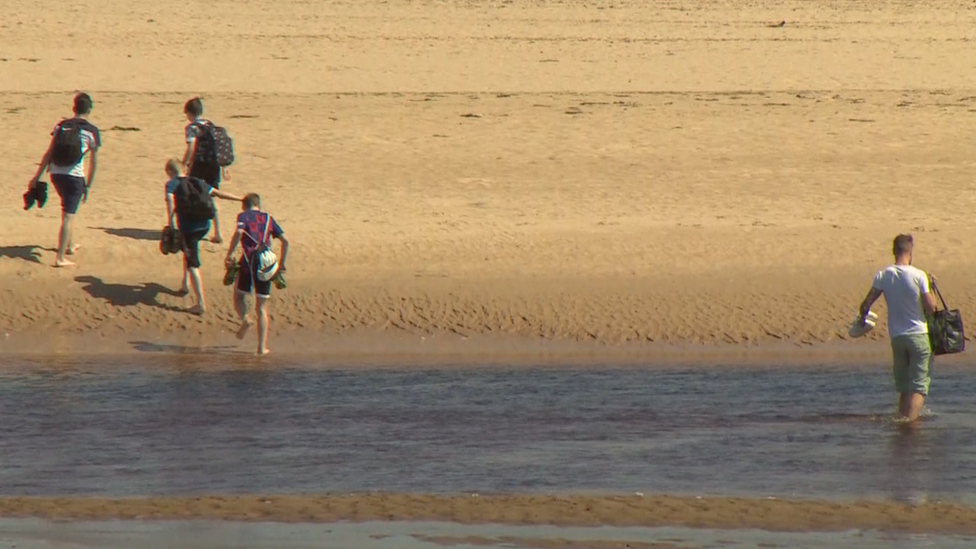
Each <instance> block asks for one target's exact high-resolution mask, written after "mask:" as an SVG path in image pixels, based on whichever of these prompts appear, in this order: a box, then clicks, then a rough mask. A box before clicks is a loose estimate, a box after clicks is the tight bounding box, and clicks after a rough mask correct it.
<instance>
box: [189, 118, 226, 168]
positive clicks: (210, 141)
mask: <svg viewBox="0 0 976 549" xmlns="http://www.w3.org/2000/svg"><path fill="white" fill-rule="evenodd" d="M194 124H195V125H196V126H197V128H199V129H200V132H199V134H198V135H197V139H196V146H195V147H194V149H193V160H194V162H199V163H200V164H209V165H217V166H221V167H224V166H230V165H231V164H233V163H234V141H233V140H232V139H231V138H230V135H228V134H227V130H226V129H225V128H222V127H220V126H215V125H214V124H213V123H212V122H206V123H197V122H195V123H194Z"/></svg>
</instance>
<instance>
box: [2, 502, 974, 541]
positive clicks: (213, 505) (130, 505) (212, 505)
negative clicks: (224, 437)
mask: <svg viewBox="0 0 976 549" xmlns="http://www.w3.org/2000/svg"><path fill="white" fill-rule="evenodd" d="M0 516H3V517H7V518H14V517H39V518H46V519H59V520H61V519H72V520H99V519H112V518H121V519H189V518H194V519H222V520H237V521H263V522H337V521H354V522H361V521H448V522H458V523H464V524H484V523H496V524H509V525H563V526H569V525H578V526H596V525H607V526H645V527H657V526H682V527H692V528H716V529H762V530H769V531H840V530H850V529H865V530H881V531H906V532H933V533H943V534H976V509H973V508H970V507H965V506H960V505H953V504H948V503H936V502H930V503H924V504H920V505H914V506H913V505H907V504H899V503H890V502H880V501H859V502H827V501H800V500H797V501H784V500H776V499H737V498H722V497H704V498H694V497H673V496H648V497H644V496H636V495H634V496H529V495H524V496H488V495H481V496H479V495H464V496H434V495H423V494H369V495H334V496H209V497H187V498H126V499H100V498H3V499H0Z"/></svg>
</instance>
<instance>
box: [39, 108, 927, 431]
mask: <svg viewBox="0 0 976 549" xmlns="http://www.w3.org/2000/svg"><path fill="white" fill-rule="evenodd" d="M91 111H92V100H91V97H90V96H88V95H87V94H84V93H80V94H78V95H77V96H75V99H74V116H73V117H72V118H68V119H64V120H62V121H61V122H59V123H58V124H57V125H56V126H55V128H54V131H53V132H52V139H51V143H50V145H49V146H48V149H47V151H46V152H45V153H44V156H43V158H42V159H41V163H40V166H38V169H37V173H35V174H34V177H33V178H31V181H30V185H29V188H28V192H27V193H26V194H25V208H30V206H31V205H32V204H33V203H34V202H35V201H37V202H40V203H41V205H42V206H43V201H44V200H46V187H45V185H46V184H44V183H42V182H41V181H40V178H41V176H42V175H43V174H44V172H45V170H47V171H49V172H50V179H51V183H52V184H53V185H54V188H55V189H56V190H57V193H58V196H59V197H60V198H61V210H62V222H61V232H60V235H59V238H58V251H57V257H56V258H55V261H54V265H55V266H56V267H70V266H73V265H74V264H75V263H74V262H73V261H72V260H71V259H69V256H73V255H75V254H76V253H77V251H78V249H79V246H78V245H77V244H76V243H75V242H74V240H73V238H72V222H73V219H74V216H75V215H76V214H77V213H78V208H79V206H80V204H82V203H84V202H86V201H87V200H88V195H89V193H90V192H91V188H92V184H93V183H94V181H95V173H96V169H97V166H98V149H99V147H100V146H101V137H100V135H99V131H98V128H97V127H95V125H94V124H92V123H91V122H90V121H89V120H88V117H89V115H90V114H91ZM183 112H184V114H185V115H186V118H187V120H188V121H189V124H187V126H186V131H185V138H186V152H185V153H184V155H183V159H182V161H180V160H176V159H171V160H169V161H168V162H166V166H165V169H166V175H167V177H168V181H167V182H166V208H167V229H169V232H170V234H171V235H175V236H177V238H176V241H178V242H179V244H178V246H172V245H171V246H169V248H171V249H170V250H169V251H171V252H176V251H182V253H183V284H182V287H181V292H182V293H184V294H187V293H189V292H190V291H191V290H192V292H193V294H194V296H195V298H196V304H195V305H194V306H193V307H192V308H190V309H189V311H190V312H192V313H194V314H198V315H203V314H204V313H205V312H206V300H205V293H204V288H203V279H202V278H201V276H200V269H201V267H202V263H201V261H200V249H199V245H200V241H201V240H203V239H204V238H205V237H206V235H207V234H208V233H209V232H210V230H211V228H212V229H213V237H212V238H211V242H213V243H215V244H221V243H222V242H223V239H222V238H221V234H220V221H219V214H218V212H217V207H216V204H215V203H214V202H213V198H220V199H224V200H232V201H239V202H240V203H241V207H242V210H243V211H242V212H241V213H240V214H238V216H237V230H236V232H235V233H234V237H233V240H232V241H231V243H230V245H229V247H228V250H227V255H226V257H225V258H224V264H225V267H226V268H227V273H226V275H225V277H224V283H225V284H227V285H230V284H233V283H235V282H236V288H235V296H234V308H235V310H236V311H237V314H238V317H239V318H240V322H241V327H240V329H239V331H238V333H237V336H238V337H239V338H241V339H243V338H244V337H245V336H246V334H247V332H248V331H249V329H250V326H251V324H252V323H254V321H253V320H252V317H251V315H250V314H249V311H248V302H247V296H248V295H250V294H251V293H253V294H254V296H255V301H256V312H257V326H258V353H259V354H266V353H267V352H268V348H267V337H268V323H269V320H268V299H269V297H270V295H271V285H272V283H277V285H278V286H279V287H282V286H283V280H282V278H281V273H283V272H284V270H285V259H286V257H287V254H288V240H287V239H286V238H285V235H284V231H282V229H281V227H280V226H279V225H278V223H277V222H275V220H274V219H273V218H272V217H271V216H270V215H269V214H267V213H265V212H263V211H261V198H260V197H259V196H258V195H257V194H255V193H249V194H247V195H245V196H243V197H238V196H235V195H233V194H230V193H227V192H225V191H222V190H220V183H221V179H222V178H223V175H224V167H225V166H227V165H229V164H230V163H231V162H233V151H232V147H231V146H230V142H229V139H226V133H224V130H223V128H219V127H217V126H215V125H214V124H213V123H212V122H211V121H209V120H207V119H206V118H204V117H203V103H202V102H201V101H200V99H199V98H194V99H191V100H189V101H187V103H186V105H185V106H184V109H183ZM86 159H87V160H88V161H87V163H86ZM165 233H166V231H165V230H164V238H163V240H164V243H165V240H166V238H165V236H166V235H165ZM272 239H278V240H279V241H280V242H281V258H280V260H278V258H277V257H276V256H275V255H274V253H273V252H272V251H271V244H272ZM238 246H240V247H241V248H242V254H241V256H240V257H239V258H235V257H234V254H235V252H236V250H237V247H238ZM174 247H175V248H178V249H172V248H174ZM165 248H166V246H164V245H162V244H161V249H164V253H166V250H165ZM913 249H914V241H913V239H912V237H911V235H898V237H896V238H895V240H894V242H893V248H892V252H893V254H894V256H895V263H894V264H893V265H891V266H889V267H888V268H886V269H884V270H882V271H880V272H879V273H878V274H877V276H875V278H874V281H873V283H872V287H871V289H870V291H869V292H868V295H867V296H866V297H865V299H864V301H863V302H862V303H861V307H860V313H859V317H858V322H859V323H860V324H861V325H864V324H865V323H866V322H867V319H868V316H869V314H870V311H871V306H872V305H873V304H874V302H875V301H876V300H877V299H878V298H880V297H881V296H884V297H885V299H886V301H887V303H888V331H889V336H890V338H891V347H892V354H893V368H892V373H893V377H894V380H895V386H896V389H897V391H898V393H899V394H900V401H899V412H900V415H901V416H902V417H904V418H905V419H907V420H908V421H912V420H914V419H916V418H918V416H919V414H920V412H921V410H922V406H923V403H924V400H925V397H926V395H927V394H928V392H929V383H930V377H929V370H930V366H931V363H932V357H933V352H932V348H931V345H930V342H929V338H928V330H929V329H928V323H927V316H929V315H931V314H932V313H933V311H935V308H936V305H935V300H934V298H933V296H932V293H931V291H930V283H934V277H932V276H931V275H929V274H927V273H925V272H923V271H921V270H919V269H917V268H915V267H914V266H912V258H913Z"/></svg>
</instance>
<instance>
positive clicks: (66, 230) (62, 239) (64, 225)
mask: <svg viewBox="0 0 976 549" xmlns="http://www.w3.org/2000/svg"><path fill="white" fill-rule="evenodd" d="M74 218H75V216H74V214H69V213H64V212H62V213H61V232H60V233H59V234H58V256H57V257H56V258H55V259H54V266H55V267H72V266H74V265H75V263H74V262H73V261H68V260H67V259H65V257H64V256H65V254H66V253H67V251H68V246H69V245H70V244H71V225H72V221H74Z"/></svg>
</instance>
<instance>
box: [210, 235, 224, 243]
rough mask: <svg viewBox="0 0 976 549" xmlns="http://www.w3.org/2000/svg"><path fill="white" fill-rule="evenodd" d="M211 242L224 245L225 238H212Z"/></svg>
mask: <svg viewBox="0 0 976 549" xmlns="http://www.w3.org/2000/svg"><path fill="white" fill-rule="evenodd" d="M210 241H211V242H213V243H214V244H223V243H224V239H223V238H220V237H219V236H215V237H213V238H211V239H210Z"/></svg>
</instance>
